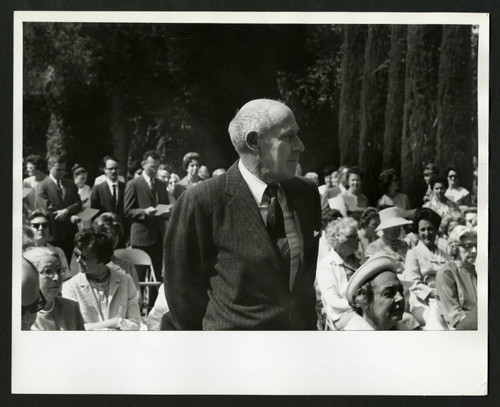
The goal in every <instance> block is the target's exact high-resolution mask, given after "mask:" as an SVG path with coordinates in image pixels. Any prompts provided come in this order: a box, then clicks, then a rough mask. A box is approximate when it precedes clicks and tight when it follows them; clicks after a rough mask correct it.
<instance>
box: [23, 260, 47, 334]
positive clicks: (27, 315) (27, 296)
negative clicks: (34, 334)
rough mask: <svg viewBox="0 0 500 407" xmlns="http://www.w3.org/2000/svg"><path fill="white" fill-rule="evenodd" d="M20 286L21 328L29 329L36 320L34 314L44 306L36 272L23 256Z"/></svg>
mask: <svg viewBox="0 0 500 407" xmlns="http://www.w3.org/2000/svg"><path fill="white" fill-rule="evenodd" d="M22 277H23V278H22V287H21V298H22V300H21V304H22V311H21V329H22V330H23V331H29V330H30V329H31V325H33V322H35V320H36V314H37V312H38V311H40V310H41V309H42V308H43V307H44V306H45V303H46V301H45V298H44V297H43V295H42V293H41V292H40V282H39V279H38V272H37V271H36V268H35V266H33V264H31V262H30V261H28V260H26V259H25V258H24V257H23V270H22Z"/></svg>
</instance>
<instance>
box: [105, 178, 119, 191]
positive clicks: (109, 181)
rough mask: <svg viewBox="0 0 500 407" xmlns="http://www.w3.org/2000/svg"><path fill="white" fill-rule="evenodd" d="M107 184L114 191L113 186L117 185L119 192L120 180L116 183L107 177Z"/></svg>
mask: <svg viewBox="0 0 500 407" xmlns="http://www.w3.org/2000/svg"><path fill="white" fill-rule="evenodd" d="M106 182H107V183H108V186H109V189H111V190H113V185H116V188H117V190H116V191H117V192H118V180H116V181H115V182H113V181H111V180H110V179H109V178H108V177H106Z"/></svg>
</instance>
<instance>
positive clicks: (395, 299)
mask: <svg viewBox="0 0 500 407" xmlns="http://www.w3.org/2000/svg"><path fill="white" fill-rule="evenodd" d="M404 299H405V297H404V296H403V294H401V293H400V292H399V291H398V292H397V293H396V296H395V297H394V301H396V302H401V301H404Z"/></svg>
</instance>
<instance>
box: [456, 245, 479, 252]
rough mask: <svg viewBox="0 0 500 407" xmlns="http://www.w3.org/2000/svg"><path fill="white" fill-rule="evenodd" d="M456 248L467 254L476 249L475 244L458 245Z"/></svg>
mask: <svg viewBox="0 0 500 407" xmlns="http://www.w3.org/2000/svg"><path fill="white" fill-rule="evenodd" d="M458 246H460V247H462V248H463V249H464V250H465V251H467V252H471V251H472V249H477V244H474V243H465V244H459V245H458Z"/></svg>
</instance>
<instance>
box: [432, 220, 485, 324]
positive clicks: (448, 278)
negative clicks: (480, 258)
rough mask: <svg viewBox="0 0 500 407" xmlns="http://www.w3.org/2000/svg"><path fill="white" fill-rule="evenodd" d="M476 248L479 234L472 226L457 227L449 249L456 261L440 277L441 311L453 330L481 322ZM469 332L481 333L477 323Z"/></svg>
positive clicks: (437, 275)
mask: <svg viewBox="0 0 500 407" xmlns="http://www.w3.org/2000/svg"><path fill="white" fill-rule="evenodd" d="M476 248H477V232H476V230H475V229H474V228H471V227H470V226H462V225H459V226H457V227H455V229H453V231H452V232H451V234H450V237H449V245H448V252H449V253H450V256H451V258H452V259H453V260H451V261H450V262H448V263H446V264H445V265H444V266H443V267H442V268H440V269H439V270H438V272H437V274H436V292H437V303H438V308H439V311H440V312H441V314H442V315H443V317H444V319H445V321H446V323H447V324H448V328H449V329H451V330H454V329H457V326H458V325H460V324H461V323H462V324H464V323H465V321H466V320H467V319H470V320H473V321H475V320H476V318H477V315H475V312H476V305H477V274H476V267H475V262H476V257H477V249H476ZM469 329H477V323H476V325H475V326H474V327H472V328H469Z"/></svg>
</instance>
